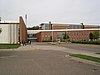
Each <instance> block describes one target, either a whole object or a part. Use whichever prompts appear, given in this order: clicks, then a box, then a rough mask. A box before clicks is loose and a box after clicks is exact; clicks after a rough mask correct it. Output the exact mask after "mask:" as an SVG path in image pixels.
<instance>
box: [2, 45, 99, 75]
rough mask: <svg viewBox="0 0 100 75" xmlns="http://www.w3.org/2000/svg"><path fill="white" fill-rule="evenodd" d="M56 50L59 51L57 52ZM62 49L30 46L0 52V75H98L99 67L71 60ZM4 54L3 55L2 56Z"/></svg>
mask: <svg viewBox="0 0 100 75" xmlns="http://www.w3.org/2000/svg"><path fill="white" fill-rule="evenodd" d="M57 48H58V49H59V50H58V51H57ZM63 49H64V48H63V47H56V46H52V45H50V46H49V45H45V44H44V45H43V44H42V45H40V44H32V45H27V46H22V47H20V48H19V49H17V50H12V51H2V52H0V55H1V56H0V75H99V74H100V67H99V66H94V65H91V64H87V63H84V62H80V61H77V60H73V59H71V58H69V57H67V58H65V57H64V56H65V55H67V54H69V53H67V52H64V51H60V50H63ZM3 54H4V55H3Z"/></svg>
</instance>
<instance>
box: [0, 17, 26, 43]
mask: <svg viewBox="0 0 100 75" xmlns="http://www.w3.org/2000/svg"><path fill="white" fill-rule="evenodd" d="M22 40H23V41H25V42H26V41H27V30H26V25H25V23H24V21H23V19H22V17H21V16H20V18H19V21H18V22H14V21H9V22H8V21H1V22H0V43H3V44H17V43H18V42H20V43H22Z"/></svg>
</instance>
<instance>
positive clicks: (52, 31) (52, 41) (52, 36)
mask: <svg viewBox="0 0 100 75" xmlns="http://www.w3.org/2000/svg"><path fill="white" fill-rule="evenodd" d="M49 25H50V27H51V30H52V33H51V34H52V43H53V25H52V24H51V21H49Z"/></svg>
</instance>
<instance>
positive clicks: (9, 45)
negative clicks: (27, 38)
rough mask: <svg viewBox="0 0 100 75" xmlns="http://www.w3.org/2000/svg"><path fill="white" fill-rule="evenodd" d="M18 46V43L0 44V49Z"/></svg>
mask: <svg viewBox="0 0 100 75" xmlns="http://www.w3.org/2000/svg"><path fill="white" fill-rule="evenodd" d="M18 47H20V45H19V44H0V49H14V48H18Z"/></svg>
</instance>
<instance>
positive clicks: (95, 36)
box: [93, 31, 99, 39]
mask: <svg viewBox="0 0 100 75" xmlns="http://www.w3.org/2000/svg"><path fill="white" fill-rule="evenodd" d="M98 38H99V31H95V32H94V33H93V39H98Z"/></svg>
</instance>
